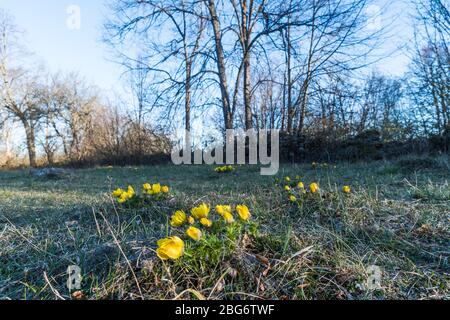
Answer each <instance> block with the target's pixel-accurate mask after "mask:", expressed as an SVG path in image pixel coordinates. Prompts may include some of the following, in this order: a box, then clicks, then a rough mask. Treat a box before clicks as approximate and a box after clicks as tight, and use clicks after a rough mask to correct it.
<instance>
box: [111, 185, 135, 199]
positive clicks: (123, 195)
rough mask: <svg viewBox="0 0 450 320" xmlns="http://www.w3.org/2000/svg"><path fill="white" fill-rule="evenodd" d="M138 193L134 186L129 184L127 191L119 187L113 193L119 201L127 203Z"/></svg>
mask: <svg viewBox="0 0 450 320" xmlns="http://www.w3.org/2000/svg"><path fill="white" fill-rule="evenodd" d="M135 195H136V193H135V192H134V189H133V187H132V186H128V189H127V191H125V190H123V189H120V188H119V189H117V190H115V191H114V192H113V193H112V196H113V197H114V198H116V199H117V202H119V203H125V202H127V201H128V200H130V199H132V198H134V196H135Z"/></svg>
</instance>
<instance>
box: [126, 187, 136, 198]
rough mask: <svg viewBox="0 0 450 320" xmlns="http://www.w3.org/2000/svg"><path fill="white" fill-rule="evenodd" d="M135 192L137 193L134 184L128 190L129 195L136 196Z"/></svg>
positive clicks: (130, 196)
mask: <svg viewBox="0 0 450 320" xmlns="http://www.w3.org/2000/svg"><path fill="white" fill-rule="evenodd" d="M135 194H136V193H135V192H134V189H133V187H132V186H128V191H127V195H128V197H129V198H133V196H134V195H135Z"/></svg>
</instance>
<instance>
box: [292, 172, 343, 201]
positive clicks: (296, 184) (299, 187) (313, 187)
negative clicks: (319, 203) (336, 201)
mask: <svg viewBox="0 0 450 320" xmlns="http://www.w3.org/2000/svg"><path fill="white" fill-rule="evenodd" d="M284 182H285V183H284V191H286V192H287V193H288V197H289V201H291V202H297V200H298V196H299V195H304V194H306V193H308V192H307V191H306V188H305V184H304V183H303V182H302V181H300V177H299V176H297V177H296V178H295V180H294V181H293V180H292V179H291V178H290V177H285V178H284ZM319 192H320V187H319V184H318V183H317V182H313V183H311V184H310V185H309V193H311V194H316V193H319ZM342 192H343V193H345V194H350V193H351V192H352V189H351V187H350V186H344V187H343V188H342Z"/></svg>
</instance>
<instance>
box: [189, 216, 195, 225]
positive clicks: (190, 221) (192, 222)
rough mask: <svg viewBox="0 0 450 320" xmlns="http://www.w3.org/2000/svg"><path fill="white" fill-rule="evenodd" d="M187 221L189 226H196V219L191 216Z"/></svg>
mask: <svg viewBox="0 0 450 320" xmlns="http://www.w3.org/2000/svg"><path fill="white" fill-rule="evenodd" d="M187 221H188V223H189V224H194V223H195V219H194V218H193V217H192V216H189V218H188V220H187Z"/></svg>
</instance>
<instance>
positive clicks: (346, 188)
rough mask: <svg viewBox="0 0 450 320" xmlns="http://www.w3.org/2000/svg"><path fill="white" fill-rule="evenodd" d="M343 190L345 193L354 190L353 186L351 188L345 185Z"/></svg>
mask: <svg viewBox="0 0 450 320" xmlns="http://www.w3.org/2000/svg"><path fill="white" fill-rule="evenodd" d="M342 191H343V192H344V193H351V192H352V188H350V186H344V187H343V188H342Z"/></svg>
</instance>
